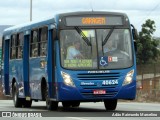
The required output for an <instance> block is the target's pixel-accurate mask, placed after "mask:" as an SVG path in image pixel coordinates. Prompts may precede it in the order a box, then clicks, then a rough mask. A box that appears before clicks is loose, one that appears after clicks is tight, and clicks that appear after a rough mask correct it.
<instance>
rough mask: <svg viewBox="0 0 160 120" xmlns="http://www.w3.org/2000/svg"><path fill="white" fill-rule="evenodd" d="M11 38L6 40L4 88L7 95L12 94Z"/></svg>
mask: <svg viewBox="0 0 160 120" xmlns="http://www.w3.org/2000/svg"><path fill="white" fill-rule="evenodd" d="M9 88H10V87H9V39H7V40H4V89H5V95H10V92H9V91H10V89H9Z"/></svg>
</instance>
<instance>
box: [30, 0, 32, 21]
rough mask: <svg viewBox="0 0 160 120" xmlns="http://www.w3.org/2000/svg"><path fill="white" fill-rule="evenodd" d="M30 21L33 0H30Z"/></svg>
mask: <svg viewBox="0 0 160 120" xmlns="http://www.w3.org/2000/svg"><path fill="white" fill-rule="evenodd" d="M30 21H32V0H30Z"/></svg>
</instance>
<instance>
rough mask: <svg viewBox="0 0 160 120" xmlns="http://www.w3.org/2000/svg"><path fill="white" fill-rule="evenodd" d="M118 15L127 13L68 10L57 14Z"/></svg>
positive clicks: (61, 15) (63, 15)
mask: <svg viewBox="0 0 160 120" xmlns="http://www.w3.org/2000/svg"><path fill="white" fill-rule="evenodd" d="M96 14H97V15H119V16H125V17H127V15H126V14H125V13H120V12H106V11H82V12H68V13H61V14H59V17H60V18H61V17H65V16H78V15H96Z"/></svg>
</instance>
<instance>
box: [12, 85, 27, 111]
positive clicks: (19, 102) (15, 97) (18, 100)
mask: <svg viewBox="0 0 160 120" xmlns="http://www.w3.org/2000/svg"><path fill="white" fill-rule="evenodd" d="M12 95H13V103H14V106H15V107H16V108H18V107H22V105H23V102H24V99H23V98H18V95H19V93H18V88H17V84H16V82H15V83H14V84H13V88H12Z"/></svg>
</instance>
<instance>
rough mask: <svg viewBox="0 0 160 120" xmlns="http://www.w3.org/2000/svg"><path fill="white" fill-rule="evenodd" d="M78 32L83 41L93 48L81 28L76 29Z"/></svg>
mask: <svg viewBox="0 0 160 120" xmlns="http://www.w3.org/2000/svg"><path fill="white" fill-rule="evenodd" d="M75 29H76V31H77V32H78V33H79V34H80V35H81V36H82V39H83V40H84V41H85V42H86V44H87V45H88V46H92V44H91V42H90V41H89V40H88V38H87V37H86V35H85V34H84V33H83V31H82V30H81V29H80V28H79V27H75Z"/></svg>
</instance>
